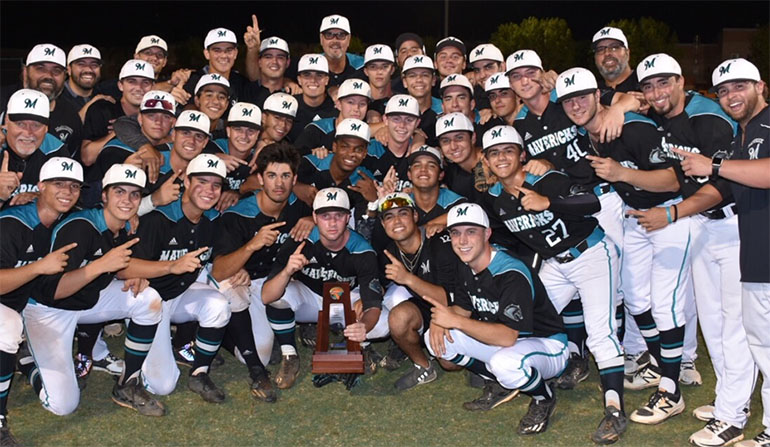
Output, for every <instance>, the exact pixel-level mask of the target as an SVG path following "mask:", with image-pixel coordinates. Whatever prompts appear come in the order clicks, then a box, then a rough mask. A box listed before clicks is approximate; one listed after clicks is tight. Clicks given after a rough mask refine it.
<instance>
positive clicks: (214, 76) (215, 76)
mask: <svg viewBox="0 0 770 447" xmlns="http://www.w3.org/2000/svg"><path fill="white" fill-rule="evenodd" d="M220 78H221V76H219V75H218V74H216V73H212V74H211V80H212V81H219V80H220Z"/></svg>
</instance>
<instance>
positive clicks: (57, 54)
mask: <svg viewBox="0 0 770 447" xmlns="http://www.w3.org/2000/svg"><path fill="white" fill-rule="evenodd" d="M65 57H66V55H65V54H64V50H62V49H61V48H59V47H57V46H56V45H54V44H51V43H41V44H37V45H35V46H34V47H32V50H30V52H29V53H28V54H27V63H26V64H25V65H32V64H37V63H40V62H53V63H54V64H59V65H61V66H62V67H66V66H67V60H66V59H65Z"/></svg>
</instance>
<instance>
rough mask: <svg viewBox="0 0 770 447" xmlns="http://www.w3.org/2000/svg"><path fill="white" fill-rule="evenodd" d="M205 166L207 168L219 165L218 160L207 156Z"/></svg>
mask: <svg viewBox="0 0 770 447" xmlns="http://www.w3.org/2000/svg"><path fill="white" fill-rule="evenodd" d="M206 166H207V167H209V168H216V167H217V166H219V160H212V159H210V158H209V159H208V160H206Z"/></svg>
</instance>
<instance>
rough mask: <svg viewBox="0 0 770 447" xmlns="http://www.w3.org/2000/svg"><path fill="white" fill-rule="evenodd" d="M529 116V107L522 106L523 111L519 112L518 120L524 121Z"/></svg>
mask: <svg viewBox="0 0 770 447" xmlns="http://www.w3.org/2000/svg"><path fill="white" fill-rule="evenodd" d="M527 114H529V107H527V106H522V107H521V110H519V113H518V114H517V115H516V120H523V119H524V118H526V117H527Z"/></svg>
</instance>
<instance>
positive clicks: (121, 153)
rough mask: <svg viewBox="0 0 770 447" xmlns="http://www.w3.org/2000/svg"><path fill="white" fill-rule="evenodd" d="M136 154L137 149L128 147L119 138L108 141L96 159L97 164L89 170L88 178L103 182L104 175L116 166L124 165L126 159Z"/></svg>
mask: <svg viewBox="0 0 770 447" xmlns="http://www.w3.org/2000/svg"><path fill="white" fill-rule="evenodd" d="M135 152H136V149H134V148H133V147H131V146H129V145H127V144H126V143H124V142H123V141H121V140H120V139H118V138H113V139H111V140H110V141H108V142H107V143H106V144H105V145H104V148H103V149H102V150H101V152H99V155H98V156H97V157H96V162H94V164H93V166H92V167H91V169H90V170H89V175H88V178H89V179H91V180H95V181H101V179H102V177H104V174H105V173H106V172H107V170H108V169H110V167H111V166H112V165H114V164H118V163H123V162H124V161H126V158H128V157H130V156H131V155H132V154H134V153H135Z"/></svg>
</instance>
